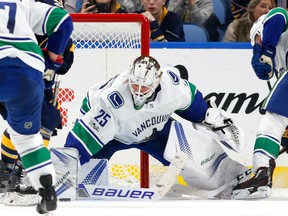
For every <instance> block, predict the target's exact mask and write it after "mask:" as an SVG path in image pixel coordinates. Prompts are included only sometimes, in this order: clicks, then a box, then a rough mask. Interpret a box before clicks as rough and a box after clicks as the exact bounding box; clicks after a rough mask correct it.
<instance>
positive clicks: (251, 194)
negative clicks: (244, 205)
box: [231, 159, 276, 199]
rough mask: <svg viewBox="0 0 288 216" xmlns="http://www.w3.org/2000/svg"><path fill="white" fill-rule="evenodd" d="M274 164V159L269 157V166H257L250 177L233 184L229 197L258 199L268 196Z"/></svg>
mask: <svg viewBox="0 0 288 216" xmlns="http://www.w3.org/2000/svg"><path fill="white" fill-rule="evenodd" d="M275 166H276V164H275V160H274V159H270V161H269V167H260V168H258V169H257V170H256V172H255V175H254V176H253V177H252V178H251V179H249V180H247V181H245V182H242V183H239V184H237V185H236V186H234V188H233V190H232V195H231V198H232V199H259V198H267V197H269V196H270V189H271V187H272V176H273V171H274V169H275Z"/></svg>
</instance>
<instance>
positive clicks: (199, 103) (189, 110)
mask: <svg viewBox="0 0 288 216" xmlns="http://www.w3.org/2000/svg"><path fill="white" fill-rule="evenodd" d="M186 82H187V84H188V86H189V89H190V92H191V93H190V94H187V95H190V96H189V97H190V99H189V100H190V103H189V105H188V106H187V107H186V108H185V109H181V110H177V111H176V112H175V113H177V114H178V115H179V116H181V117H182V118H184V119H186V120H189V121H191V122H196V123H198V122H201V121H203V119H204V118H205V114H206V111H207V109H208V104H207V102H206V101H205V100H204V98H203V95H202V93H201V92H200V91H198V90H197V88H196V86H195V85H194V84H193V83H191V82H189V81H186Z"/></svg>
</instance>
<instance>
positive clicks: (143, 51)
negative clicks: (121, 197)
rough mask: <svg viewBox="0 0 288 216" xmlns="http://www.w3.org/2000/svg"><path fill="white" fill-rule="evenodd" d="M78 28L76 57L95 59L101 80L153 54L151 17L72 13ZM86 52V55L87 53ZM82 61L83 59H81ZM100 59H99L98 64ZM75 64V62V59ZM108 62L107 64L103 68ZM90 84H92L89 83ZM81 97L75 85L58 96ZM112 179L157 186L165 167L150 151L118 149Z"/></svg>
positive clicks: (111, 160) (136, 184) (111, 161)
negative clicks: (74, 90) (156, 183)
mask: <svg viewBox="0 0 288 216" xmlns="http://www.w3.org/2000/svg"><path fill="white" fill-rule="evenodd" d="M71 16H72V18H73V22H74V31H73V34H72V39H73V41H74V44H75V45H76V49H75V54H78V53H79V52H81V53H84V54H82V55H79V54H78V56H77V58H76V59H75V61H76V60H79V59H82V60H81V61H82V65H83V61H85V58H87V57H88V56H89V57H90V58H91V57H93V59H95V62H94V61H92V62H91V61H90V62H88V63H87V64H95V66H93V68H94V70H93V71H89V68H88V69H87V70H86V69H85V74H86V73H94V74H95V71H96V76H97V79H95V82H94V83H96V81H97V80H98V81H100V80H101V79H102V80H108V79H110V78H111V77H113V76H114V75H116V74H118V73H121V72H123V71H125V70H127V69H129V66H130V64H131V63H132V62H133V60H134V59H135V58H137V57H138V56H140V55H143V56H147V55H149V46H150V30H149V22H148V20H147V19H146V18H145V17H144V16H143V15H140V14H72V15H71ZM83 55H85V56H84V57H83ZM79 61H80V60H79ZM96 62H99V63H98V64H97V63H96ZM74 64H75V63H74ZM100 65H105V68H99V67H100ZM87 88H88V87H87ZM74 97H75V98H76V97H77V93H76V92H75V93H74V92H73V90H72V89H69V88H63V89H60V92H59V94H58V100H59V102H61V101H69V100H73V99H74ZM66 112H67V110H65V109H64V108H62V110H61V113H62V117H63V122H62V123H63V124H64V125H65V124H67V122H68V119H67V115H66ZM109 166H110V183H111V184H116V185H119V184H120V185H129V186H132V187H144V188H147V187H149V185H150V186H153V185H154V184H155V182H156V181H157V180H158V178H159V177H160V176H161V172H163V171H164V170H165V168H164V167H163V166H162V165H161V164H160V163H159V162H157V161H156V160H155V159H153V158H152V157H151V156H150V157H149V156H148V155H147V154H146V153H144V152H140V151H139V150H136V149H130V150H123V151H120V152H116V153H115V154H114V155H113V157H112V158H111V159H110V161H109Z"/></svg>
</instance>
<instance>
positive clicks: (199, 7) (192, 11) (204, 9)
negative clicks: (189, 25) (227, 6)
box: [167, 0, 213, 26]
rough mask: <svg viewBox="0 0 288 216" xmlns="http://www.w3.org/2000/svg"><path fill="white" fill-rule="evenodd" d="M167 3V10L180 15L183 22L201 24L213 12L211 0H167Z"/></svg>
mask: <svg viewBox="0 0 288 216" xmlns="http://www.w3.org/2000/svg"><path fill="white" fill-rule="evenodd" d="M167 4H168V5H167V8H168V10H169V11H173V12H175V13H177V14H178V15H180V16H181V17H182V20H183V21H184V22H193V23H196V24H199V25H203V26H204V25H205V23H206V21H207V20H208V18H209V17H210V16H211V14H212V13H213V4H212V2H211V0H169V2H167Z"/></svg>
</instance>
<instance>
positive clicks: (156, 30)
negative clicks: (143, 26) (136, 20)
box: [138, 0, 185, 41]
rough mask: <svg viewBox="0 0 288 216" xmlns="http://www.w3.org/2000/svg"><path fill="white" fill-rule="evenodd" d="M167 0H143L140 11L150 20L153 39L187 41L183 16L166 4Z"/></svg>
mask: <svg viewBox="0 0 288 216" xmlns="http://www.w3.org/2000/svg"><path fill="white" fill-rule="evenodd" d="M164 4H165V0H142V5H143V8H144V10H142V11H138V13H142V14H143V15H144V16H146V17H147V18H148V20H149V21H150V32H151V40H152V41H185V37H184V31H183V23H182V20H181V17H180V16H179V15H178V14H176V13H174V12H171V11H168V10H167V8H166V7H165V6H164Z"/></svg>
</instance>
